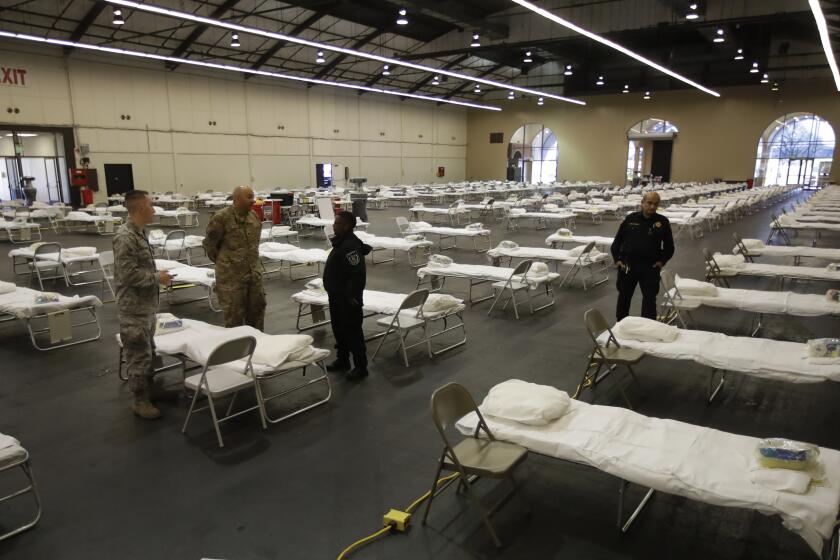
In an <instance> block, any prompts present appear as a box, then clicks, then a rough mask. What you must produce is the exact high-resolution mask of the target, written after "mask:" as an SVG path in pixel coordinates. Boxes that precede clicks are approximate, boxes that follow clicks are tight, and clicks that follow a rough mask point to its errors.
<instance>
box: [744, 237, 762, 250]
mask: <svg viewBox="0 0 840 560" xmlns="http://www.w3.org/2000/svg"><path fill="white" fill-rule="evenodd" d="M741 243H743V244H744V247H746V248H747V249H762V248H764V241H762V240H761V239H742V240H741Z"/></svg>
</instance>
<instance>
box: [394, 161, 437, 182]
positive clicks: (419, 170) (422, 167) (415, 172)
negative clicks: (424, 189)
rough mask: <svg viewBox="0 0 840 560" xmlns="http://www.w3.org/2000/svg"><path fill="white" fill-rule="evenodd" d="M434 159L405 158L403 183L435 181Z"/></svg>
mask: <svg viewBox="0 0 840 560" xmlns="http://www.w3.org/2000/svg"><path fill="white" fill-rule="evenodd" d="M433 166H434V161H433V160H432V158H403V174H402V181H400V182H402V183H417V182H420V183H427V182H429V181H432V180H434V170H433Z"/></svg>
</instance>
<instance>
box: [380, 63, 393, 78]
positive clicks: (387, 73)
mask: <svg viewBox="0 0 840 560" xmlns="http://www.w3.org/2000/svg"><path fill="white" fill-rule="evenodd" d="M382 75H383V76H390V75H391V67H390V66H389V65H387V64H386V65H385V66H383V67H382Z"/></svg>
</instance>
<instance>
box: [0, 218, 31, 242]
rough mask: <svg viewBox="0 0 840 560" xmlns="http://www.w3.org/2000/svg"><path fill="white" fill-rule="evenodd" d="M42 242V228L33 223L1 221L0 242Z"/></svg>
mask: <svg viewBox="0 0 840 560" xmlns="http://www.w3.org/2000/svg"><path fill="white" fill-rule="evenodd" d="M40 240H41V226H39V225H38V224H36V223H32V222H22V221H17V220H15V221H11V222H10V221H0V241H10V242H11V243H32V242H33V241H40Z"/></svg>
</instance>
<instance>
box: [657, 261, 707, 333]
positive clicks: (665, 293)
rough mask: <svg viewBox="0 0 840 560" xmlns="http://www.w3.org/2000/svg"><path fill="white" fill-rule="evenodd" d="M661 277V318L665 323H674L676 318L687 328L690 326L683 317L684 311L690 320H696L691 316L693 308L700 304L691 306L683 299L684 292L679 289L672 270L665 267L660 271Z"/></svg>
mask: <svg viewBox="0 0 840 560" xmlns="http://www.w3.org/2000/svg"><path fill="white" fill-rule="evenodd" d="M659 279H660V281H661V282H662V288H663V290H662V310H661V312H660V314H659V320H660V321H661V322H663V323H667V324H670V323H673V322H674V321H675V320H677V321H679V322H680V325H682V328H684V329H687V328H688V326H687V324H686V321H685V317H683V313H685V315H686V316H687V317H688V320H689V321H692V322H693V321H694V319H693V318H692V317H691V311H690V310H691V309H697V308H698V307H700V304H699V303H698V304H696V305H694V304H692V305H691V307H689V306H688V305H687V303H686V301H685V300H683V297H682V294H681V293H680V291H679V289H677V282H676V278H674V273H673V272H671V271H670V270H668V269H666V268H663V269H662V270H660V271H659Z"/></svg>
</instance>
